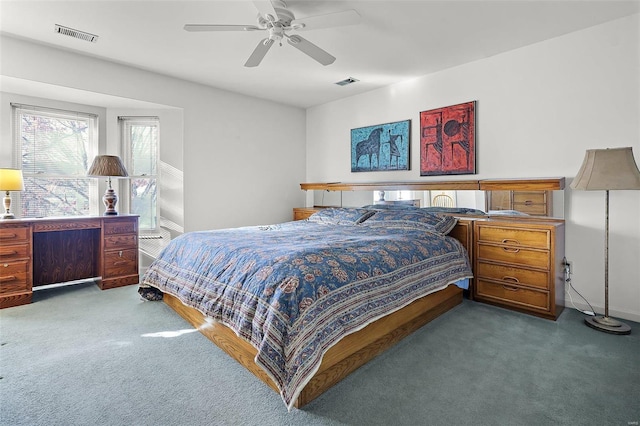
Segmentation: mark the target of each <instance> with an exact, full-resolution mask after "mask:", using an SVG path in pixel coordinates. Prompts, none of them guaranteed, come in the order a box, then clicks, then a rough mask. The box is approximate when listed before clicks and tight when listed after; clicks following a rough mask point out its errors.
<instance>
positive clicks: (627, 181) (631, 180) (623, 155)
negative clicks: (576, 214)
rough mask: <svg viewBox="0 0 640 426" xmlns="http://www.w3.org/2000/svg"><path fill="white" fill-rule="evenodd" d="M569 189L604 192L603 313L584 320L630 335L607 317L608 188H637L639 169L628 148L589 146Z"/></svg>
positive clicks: (599, 327) (597, 326)
mask: <svg viewBox="0 0 640 426" xmlns="http://www.w3.org/2000/svg"><path fill="white" fill-rule="evenodd" d="M570 187H571V188H572V189H577V190H584V191H605V194H606V195H605V228H604V229H605V239H604V241H605V243H604V315H603V316H601V315H595V316H591V317H588V318H586V319H585V323H586V324H587V325H588V326H589V327H591V328H594V329H596V330H600V331H604V332H607V333H612V334H629V333H630V332H631V327H629V326H628V325H627V324H625V323H623V322H621V321H618V320H615V319H613V318H611V317H609V191H610V190H625V189H632V190H633V189H635V190H640V171H639V170H638V165H637V164H636V162H635V160H634V158H633V150H632V149H631V147H626V148H608V149H588V150H587V153H586V154H585V157H584V161H583V163H582V167H580V170H579V171H578V174H577V175H576V178H575V179H574V180H573V182H571V185H570Z"/></svg>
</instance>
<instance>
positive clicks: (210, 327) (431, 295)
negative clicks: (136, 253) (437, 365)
mask: <svg viewBox="0 0 640 426" xmlns="http://www.w3.org/2000/svg"><path fill="white" fill-rule="evenodd" d="M456 222H457V219H456V218H455V217H453V216H450V215H439V214H436V213H432V212H426V211H423V210H422V209H413V210H406V211H405V210H403V211H395V210H375V209H369V208H336V209H323V210H322V211H320V212H318V213H316V214H314V215H312V216H311V217H309V218H308V219H307V220H303V221H295V222H286V223H281V224H274V225H268V226H251V227H243V228H235V229H222V230H213V231H200V232H190V233H187V234H184V235H182V236H180V237H178V238H176V239H174V240H173V241H172V242H171V243H170V244H169V245H168V246H167V247H166V248H165V249H164V250H163V251H162V253H161V254H160V256H159V257H158V258H157V259H156V260H155V261H154V262H153V263H152V264H151V265H150V267H149V269H148V270H147V272H146V273H145V275H144V276H143V279H142V281H141V285H140V291H141V294H145V295H147V298H151V297H149V295H150V294H151V295H156V296H157V295H161V297H162V298H163V300H164V301H165V303H167V304H168V305H169V306H171V307H172V308H173V309H174V310H175V311H176V312H177V313H178V314H179V315H181V316H182V317H183V318H185V319H186V320H187V321H189V322H190V323H191V324H192V325H194V326H195V327H196V328H198V329H199V330H200V331H201V332H202V333H203V334H204V335H205V336H207V337H208V338H209V339H210V340H212V341H213V342H214V343H216V344H217V345H218V346H219V347H220V348H221V349H223V350H224V351H225V352H227V353H228V354H229V355H231V356H232V357H233V358H234V359H236V360H237V361H238V362H240V363H241V364H242V365H243V366H245V367H246V368H247V369H249V370H250V371H251V372H252V373H254V374H255V375H256V376H258V377H259V378H260V379H262V380H263V381H264V382H265V383H267V384H268V385H269V386H270V387H271V388H273V389H274V390H275V391H277V392H278V393H279V394H280V395H281V397H282V399H283V401H284V403H285V405H286V406H287V408H288V409H291V408H292V407H298V408H300V407H302V406H304V405H305V404H307V403H308V402H310V401H311V400H313V399H314V398H316V397H317V396H319V395H320V394H322V393H323V392H324V391H326V390H327V389H328V388H330V387H331V386H333V385H334V384H335V383H337V382H338V381H340V380H341V379H342V378H344V377H345V376H346V375H348V374H349V373H350V372H352V371H353V370H355V369H356V368H358V367H359V366H361V365H363V364H364V363H366V362H367V361H368V360H370V359H371V358H373V357H375V356H376V355H377V354H378V353H380V352H382V351H383V350H385V349H386V348H387V347H390V346H392V345H393V344H394V343H395V342H397V341H399V340H400V339H402V338H403V337H405V336H406V335H408V334H410V333H411V332H413V331H414V330H416V329H417V328H419V327H421V326H422V325H424V324H425V323H427V322H428V321H430V320H431V319H433V318H435V317H437V316H439V315H440V314H442V313H444V312H446V311H448V310H449V309H451V308H453V307H454V306H456V305H457V304H459V303H460V302H461V301H462V289H463V288H466V286H467V285H468V282H469V279H470V278H472V271H471V267H470V263H469V258H468V254H467V251H466V249H465V247H464V246H463V244H462V243H461V242H460V241H458V240H457V239H455V238H452V237H450V236H448V235H447V234H449V233H451V232H452V231H453V230H454V227H455V226H456ZM458 231H459V230H456V231H453V234H456V233H460V232H458ZM463 233H464V232H463Z"/></svg>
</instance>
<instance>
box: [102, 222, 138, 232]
mask: <svg viewBox="0 0 640 426" xmlns="http://www.w3.org/2000/svg"><path fill="white" fill-rule="evenodd" d="M137 233H138V221H137V219H117V220H113V219H112V220H105V221H104V235H115V234H137Z"/></svg>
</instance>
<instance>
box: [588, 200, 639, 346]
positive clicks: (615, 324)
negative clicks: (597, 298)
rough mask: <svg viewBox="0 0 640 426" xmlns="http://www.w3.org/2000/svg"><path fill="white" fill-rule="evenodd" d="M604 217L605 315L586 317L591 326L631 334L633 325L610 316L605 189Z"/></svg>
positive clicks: (607, 202)
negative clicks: (630, 325)
mask: <svg viewBox="0 0 640 426" xmlns="http://www.w3.org/2000/svg"><path fill="white" fill-rule="evenodd" d="M605 193H606V195H605V214H604V216H605V218H604V316H600V315H596V316H590V317H587V318H585V319H584V322H585V323H586V324H587V325H588V326H589V327H591V328H595V329H596V330H600V331H604V332H607V333H613V334H629V333H631V327H629V326H628V325H627V324H625V323H623V322H620V321H618V320H616V319H613V318H611V317H609V190H608V189H607V190H606V191H605Z"/></svg>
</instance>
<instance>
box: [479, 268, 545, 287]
mask: <svg viewBox="0 0 640 426" xmlns="http://www.w3.org/2000/svg"><path fill="white" fill-rule="evenodd" d="M476 276H477V277H478V278H488V279H491V280H495V281H504V282H505V284H515V285H526V286H528V287H537V288H541V289H543V290H548V289H549V273H548V272H546V271H532V270H530V269H521V268H514V267H511V266H505V265H496V264H493V263H486V262H478V268H477V271H476Z"/></svg>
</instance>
